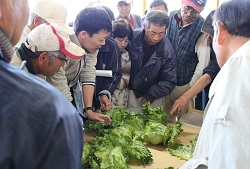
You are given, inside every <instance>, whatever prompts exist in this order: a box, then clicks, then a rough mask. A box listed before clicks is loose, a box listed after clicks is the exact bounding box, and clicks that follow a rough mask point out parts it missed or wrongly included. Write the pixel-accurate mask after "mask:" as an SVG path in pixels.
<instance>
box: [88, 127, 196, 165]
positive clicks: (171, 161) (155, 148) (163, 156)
mask: <svg viewBox="0 0 250 169" xmlns="http://www.w3.org/2000/svg"><path fill="white" fill-rule="evenodd" d="M182 129H183V132H182V133H181V135H180V136H179V137H178V140H177V141H178V143H181V144H184V145H185V144H188V143H189V141H190V140H192V139H194V138H195V136H197V135H198V133H199V131H200V127H197V126H194V125H190V124H185V123H183V125H182ZM93 138H94V137H93V136H90V135H86V134H85V135H84V141H85V142H86V141H89V140H91V139H93ZM147 147H148V149H149V151H150V152H151V153H152V155H153V163H152V164H149V165H145V164H143V163H142V162H140V161H131V162H130V165H131V168H132V169H142V168H146V169H164V168H167V167H170V166H172V167H175V168H179V167H181V166H182V165H183V164H184V163H185V160H180V159H179V158H176V157H174V156H171V155H170V154H169V152H168V151H167V150H166V148H165V147H164V146H163V145H152V144H148V145H147Z"/></svg>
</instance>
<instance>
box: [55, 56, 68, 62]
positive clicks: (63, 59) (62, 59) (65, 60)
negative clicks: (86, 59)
mask: <svg viewBox="0 0 250 169" xmlns="http://www.w3.org/2000/svg"><path fill="white" fill-rule="evenodd" d="M57 58H58V59H60V60H61V61H64V62H67V61H68V60H69V58H67V57H65V58H61V57H57Z"/></svg>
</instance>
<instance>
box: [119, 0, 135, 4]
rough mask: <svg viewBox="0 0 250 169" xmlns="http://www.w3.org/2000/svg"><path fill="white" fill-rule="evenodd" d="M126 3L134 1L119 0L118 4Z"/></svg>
mask: <svg viewBox="0 0 250 169" xmlns="http://www.w3.org/2000/svg"><path fill="white" fill-rule="evenodd" d="M122 2H123V3H124V2H125V3H126V4H130V3H131V2H132V0H117V4H119V3H122Z"/></svg>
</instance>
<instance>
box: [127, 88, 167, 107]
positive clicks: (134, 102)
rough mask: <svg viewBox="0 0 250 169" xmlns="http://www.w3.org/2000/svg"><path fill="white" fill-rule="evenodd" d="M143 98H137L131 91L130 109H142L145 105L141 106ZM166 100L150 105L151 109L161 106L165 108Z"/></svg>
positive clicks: (129, 98) (161, 99) (129, 95)
mask: <svg viewBox="0 0 250 169" xmlns="http://www.w3.org/2000/svg"><path fill="white" fill-rule="evenodd" d="M140 101H141V98H138V99H137V98H136V96H135V94H134V92H133V90H129V92H128V108H142V106H143V105H141V104H140ZM165 102H166V101H165V98H164V97H162V98H160V99H157V100H155V101H154V102H153V103H151V104H150V107H151V108H156V107H159V106H162V107H165Z"/></svg>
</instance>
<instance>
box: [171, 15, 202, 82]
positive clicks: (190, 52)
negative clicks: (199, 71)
mask: <svg viewBox="0 0 250 169" xmlns="http://www.w3.org/2000/svg"><path fill="white" fill-rule="evenodd" d="M177 12H178V11H173V12H171V13H170V16H169V17H170V21H169V27H168V31H167V37H168V38H169V40H170V42H171V43H172V45H173V47H174V50H175V52H176V63H177V85H178V86H182V85H185V84H188V83H189V82H190V81H191V79H192V76H193V74H194V71H195V68H196V65H197V63H198V58H197V54H196V52H195V44H196V41H197V39H198V38H199V36H200V35H201V27H202V24H203V22H204V19H203V18H202V17H200V16H199V17H198V18H197V19H196V20H195V21H194V22H193V23H191V24H189V25H187V26H184V27H180V24H179V23H180V22H179V21H180V18H179V17H178V16H177Z"/></svg>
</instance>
